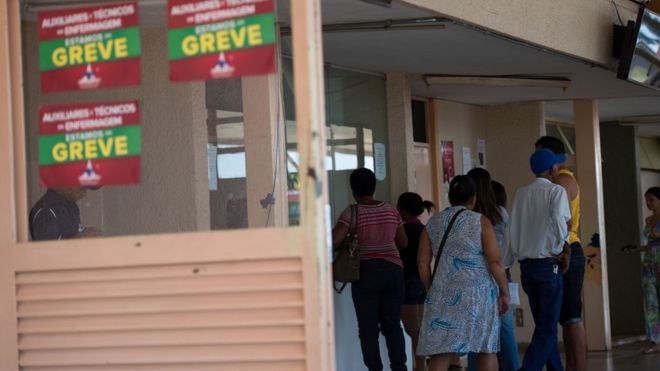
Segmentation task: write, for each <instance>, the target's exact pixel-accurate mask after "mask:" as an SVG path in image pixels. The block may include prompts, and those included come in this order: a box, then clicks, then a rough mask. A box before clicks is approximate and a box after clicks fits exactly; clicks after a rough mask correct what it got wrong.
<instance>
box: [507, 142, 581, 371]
mask: <svg viewBox="0 0 660 371" xmlns="http://www.w3.org/2000/svg"><path fill="white" fill-rule="evenodd" d="M564 161H565V156H562V155H555V154H554V153H553V152H552V151H550V150H548V149H540V150H538V151H536V152H534V154H533V155H532V156H531V158H530V160H529V162H530V166H531V169H532V172H533V173H534V174H535V175H536V179H535V180H534V181H533V182H532V183H530V184H529V185H527V186H525V187H522V188H520V189H519V190H518V191H517V192H516V197H515V200H514V202H513V208H512V210H511V219H510V222H509V227H508V233H507V235H508V244H509V248H510V249H511V252H512V253H513V254H514V256H515V257H516V259H517V260H518V261H519V262H520V271H521V282H522V286H523V290H525V293H526V294H527V296H528V297H529V305H530V308H531V310H532V316H533V317H534V323H535V324H536V327H535V328H534V335H533V336H532V341H531V343H530V345H529V347H528V348H527V351H525V357H524V358H523V365H522V368H521V370H525V371H541V370H542V369H543V366H547V370H548V371H563V369H564V368H563V366H562V364H561V359H560V357H559V350H558V348H557V323H558V322H559V312H560V309H561V302H562V288H563V279H562V271H563V270H564V269H567V268H568V259H569V257H570V247H569V246H568V244H567V243H566V241H567V240H568V231H569V225H570V221H571V211H570V209H569V207H568V198H567V196H566V191H565V190H564V188H563V187H562V186H560V185H557V184H554V183H553V180H554V179H555V177H556V176H557V175H558V169H557V164H560V163H562V162H564ZM560 266H561V267H560Z"/></svg>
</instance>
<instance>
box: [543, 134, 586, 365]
mask: <svg viewBox="0 0 660 371" xmlns="http://www.w3.org/2000/svg"><path fill="white" fill-rule="evenodd" d="M536 148H537V149H540V148H546V149H549V150H551V151H552V152H553V153H554V154H556V155H559V154H566V149H565V147H564V143H563V142H562V141H561V140H560V139H559V138H555V137H551V136H544V137H541V138H540V139H539V140H538V141H537V142H536ZM559 173H560V174H559V176H558V177H557V178H556V179H555V183H556V184H559V185H561V186H562V187H564V189H565V190H566V194H567V195H568V204H569V207H570V210H571V219H572V225H571V227H570V230H569V239H568V242H569V243H570V244H571V259H570V265H569V269H568V271H567V272H566V273H565V274H564V291H563V300H562V306H561V313H560V315H559V323H560V324H561V326H562V329H563V338H564V349H565V351H566V371H584V370H586V367H587V336H586V332H585V329H584V323H583V321H582V284H583V283H584V266H585V258H584V251H583V250H582V244H581V243H580V237H579V236H578V228H579V226H580V187H579V185H578V183H577V181H576V180H575V175H573V173H572V172H571V171H570V170H568V169H566V167H565V164H560V165H559Z"/></svg>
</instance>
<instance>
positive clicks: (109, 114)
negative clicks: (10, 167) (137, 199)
mask: <svg viewBox="0 0 660 371" xmlns="http://www.w3.org/2000/svg"><path fill="white" fill-rule="evenodd" d="M139 121H140V108H139V105H138V102H137V101H135V100H133V101H123V102H105V103H87V104H60V105H44V106H41V107H39V177H40V182H41V184H42V185H43V186H46V187H80V186H85V187H98V186H102V185H111V184H137V183H139V182H140V151H141V133H140V126H139Z"/></svg>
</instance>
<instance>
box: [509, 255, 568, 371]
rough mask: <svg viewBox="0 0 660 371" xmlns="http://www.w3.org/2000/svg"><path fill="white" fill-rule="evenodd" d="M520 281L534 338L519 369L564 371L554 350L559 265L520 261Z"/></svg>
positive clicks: (539, 261)
mask: <svg viewBox="0 0 660 371" xmlns="http://www.w3.org/2000/svg"><path fill="white" fill-rule="evenodd" d="M520 273H521V274H520V281H521V282H522V286H523V290H525V293H526V294H527V296H528V298H529V306H530V308H531V310H532V316H533V317H534V323H535V324H536V327H534V335H532V342H531V344H530V345H529V347H528V348H527V350H526V351H525V357H524V358H523V366H522V370H524V371H541V370H542V369H543V366H547V370H548V371H563V370H564V367H563V366H562V364H561V359H560V358H559V349H558V348H557V324H558V322H559V311H560V309H561V301H562V289H563V284H564V283H563V279H562V274H561V267H560V266H559V263H557V262H554V261H550V260H536V259H525V260H523V261H521V262H520Z"/></svg>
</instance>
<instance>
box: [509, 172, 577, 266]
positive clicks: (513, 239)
mask: <svg viewBox="0 0 660 371" xmlns="http://www.w3.org/2000/svg"><path fill="white" fill-rule="evenodd" d="M569 220H571V210H570V208H569V206H568V197H567V195H566V190H564V187H562V186H560V185H557V184H554V183H552V182H551V181H549V180H548V179H545V178H536V180H534V181H533V182H532V183H530V184H529V185H527V186H525V187H522V188H520V189H518V191H517V192H516V197H515V200H514V201H513V208H512V209H511V219H510V221H509V227H508V229H507V232H508V233H507V243H508V246H509V250H510V252H511V253H513V255H514V256H515V258H516V259H518V260H523V259H542V258H549V257H552V256H554V255H557V254H559V253H561V252H562V250H563V246H564V242H565V241H567V240H568V226H567V225H566V223H567V222H568V221H569Z"/></svg>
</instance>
